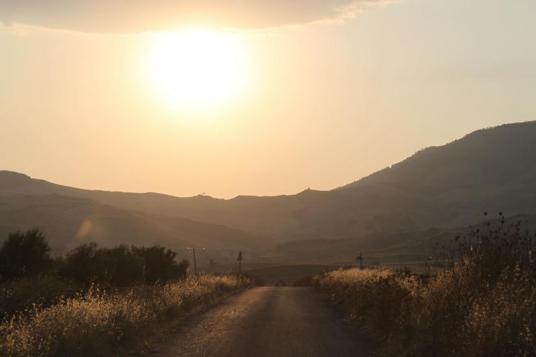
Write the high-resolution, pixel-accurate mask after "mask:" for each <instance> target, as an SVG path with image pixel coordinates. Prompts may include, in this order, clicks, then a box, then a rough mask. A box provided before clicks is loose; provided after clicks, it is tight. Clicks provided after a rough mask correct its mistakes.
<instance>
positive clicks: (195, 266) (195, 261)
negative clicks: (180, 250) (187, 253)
mask: <svg viewBox="0 0 536 357" xmlns="http://www.w3.org/2000/svg"><path fill="white" fill-rule="evenodd" d="M192 254H193V256H194V275H195V276H197V257H196V256H195V248H192Z"/></svg>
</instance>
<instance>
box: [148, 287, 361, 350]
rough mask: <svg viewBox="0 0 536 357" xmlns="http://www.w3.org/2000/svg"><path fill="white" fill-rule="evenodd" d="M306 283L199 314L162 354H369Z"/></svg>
mask: <svg viewBox="0 0 536 357" xmlns="http://www.w3.org/2000/svg"><path fill="white" fill-rule="evenodd" d="M346 329H347V327H346V326H345V325H344V323H343V322H342V321H341V320H340V318H339V317H337V316H336V315H335V314H334V313H333V311H332V310H331V309H329V308H328V307H327V306H325V304H324V303H323V302H322V301H321V300H320V298H319V296H318V295H317V294H316V293H315V292H314V291H311V290H309V289H307V288H291V287H262V288H255V289H252V290H248V291H246V292H244V293H242V294H240V295H237V296H234V297H232V298H230V299H228V300H227V301H226V302H225V303H223V304H222V305H219V306H218V307H215V308H213V309H212V310H210V311H208V312H207V313H205V314H203V315H201V316H199V317H197V318H195V319H194V320H193V321H191V322H190V323H188V324H186V325H185V326H184V327H183V331H182V332H181V333H180V334H178V335H177V337H176V338H175V339H174V340H173V341H171V344H169V345H167V346H165V347H164V348H161V350H160V352H159V355H160V356H183V357H184V356H218V357H219V356H224V357H227V356H228V357H231V356H232V357H262V356H276V357H285V356H296V357H297V356H300V357H302V356H303V357H308V356H311V357H317V356H319V357H320V356H326V357H327V356H330V357H331V356H334V357H343V356H366V355H367V354H366V352H365V349H364V348H363V345H362V344H360V342H359V340H358V339H357V338H356V337H355V336H353V335H352V334H351V333H349V332H348V331H346Z"/></svg>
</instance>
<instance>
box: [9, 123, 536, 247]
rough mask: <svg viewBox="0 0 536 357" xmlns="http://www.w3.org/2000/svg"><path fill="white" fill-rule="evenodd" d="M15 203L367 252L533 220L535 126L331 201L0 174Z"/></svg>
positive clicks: (409, 166) (435, 153) (514, 127)
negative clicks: (356, 243) (405, 240)
mask: <svg viewBox="0 0 536 357" xmlns="http://www.w3.org/2000/svg"><path fill="white" fill-rule="evenodd" d="M18 195H29V196H50V195H61V196H65V197H70V198H73V199H74V198H77V199H79V200H85V201H80V202H86V204H88V203H87V202H91V204H93V205H97V204H98V205H100V206H102V205H105V206H106V207H108V208H109V209H115V210H128V212H129V214H130V215H131V216H129V217H133V218H132V219H133V220H135V218H134V217H138V216H139V217H146V215H148V216H150V217H155V216H157V217H158V220H159V221H160V220H165V219H164V217H167V219H170V220H172V219H177V220H178V221H177V222H179V221H181V220H183V219H189V220H194V221H198V222H206V223H210V224H216V225H220V226H219V227H221V226H226V227H231V228H232V229H237V230H240V231H245V232H248V234H250V235H252V236H256V237H262V238H258V239H256V240H255V239H254V240H255V243H254V245H256V244H257V243H259V242H261V241H262V242H263V243H266V242H272V243H285V242H290V241H297V240H301V241H303V240H306V241H310V242H311V241H312V240H320V241H326V240H352V241H353V240H362V241H363V242H365V241H366V240H367V239H369V240H370V239H372V238H370V237H395V236H396V235H400V234H409V233H411V232H426V231H427V230H429V229H430V228H434V227H435V228H441V229H446V230H448V229H453V228H457V227H463V226H467V225H470V224H475V223H478V222H479V221H481V220H482V212H484V211H490V212H498V211H504V212H506V213H507V214H509V215H518V214H536V122H526V123H518V124H508V125H503V126H499V127H495V128H490V129H484V130H479V131H476V132H474V133H472V134H469V135H467V136H465V137H464V138H462V139H459V140H456V141H454V142H452V143H450V144H447V145H444V146H439V147H432V148H428V149H424V150H422V151H420V152H418V153H416V154H415V155H413V156H411V157H410V158H408V159H406V160H404V161H402V162H400V163H398V164H395V165H393V166H392V167H389V168H386V169H384V170H381V171H379V172H376V173H374V174H372V175H370V176H368V177H365V178H363V179H361V180H359V181H356V182H354V183H352V184H349V185H346V186H343V187H340V188H337V189H334V190H332V191H314V190H306V191H303V192H301V193H299V194H297V195H288V196H276V197H252V196H239V197H236V198H234V199H230V200H222V199H215V198H211V197H207V196H196V197H191V198H178V197H173V196H168V195H162V194H156V193H123V192H106V191H91V190H80V189H75V188H70V187H65V186H60V185H55V184H52V183H49V182H46V181H42V180H34V179H31V178H29V177H28V176H25V175H21V174H17V173H12V172H0V200H1V202H4V201H5V200H6V197H7V196H18ZM133 210H135V211H137V213H134V212H133ZM136 215H138V216H136ZM148 216H147V217H148ZM153 219H156V218H153ZM222 229H223V228H222ZM226 229H229V228H226ZM241 233H242V232H241ZM242 235H245V233H242ZM177 239H179V238H177ZM181 239H185V240H187V241H189V242H190V240H188V239H187V238H186V237H185V238H181ZM248 239H249V238H247V239H246V238H245V241H248V242H250V240H248ZM374 239H375V240H377V241H380V240H381V238H374ZM374 239H373V240H374ZM389 239H396V238H389ZM192 243H193V242H192ZM311 244H313V243H311Z"/></svg>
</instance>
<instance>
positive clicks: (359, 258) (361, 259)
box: [356, 252, 363, 270]
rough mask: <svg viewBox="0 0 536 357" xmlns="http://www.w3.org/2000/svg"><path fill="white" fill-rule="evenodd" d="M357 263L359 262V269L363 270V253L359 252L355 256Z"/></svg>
mask: <svg viewBox="0 0 536 357" xmlns="http://www.w3.org/2000/svg"><path fill="white" fill-rule="evenodd" d="M356 259H357V261H358V262H359V263H358V264H359V269H360V270H363V252H359V255H358V256H357V258H356Z"/></svg>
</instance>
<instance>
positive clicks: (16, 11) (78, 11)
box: [0, 0, 386, 33]
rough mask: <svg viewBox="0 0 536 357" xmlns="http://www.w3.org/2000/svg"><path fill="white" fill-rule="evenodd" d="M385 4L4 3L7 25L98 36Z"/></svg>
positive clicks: (269, 23)
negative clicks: (20, 25) (95, 34)
mask: <svg viewBox="0 0 536 357" xmlns="http://www.w3.org/2000/svg"><path fill="white" fill-rule="evenodd" d="M385 1H386V0H234V1H233V0H106V1H105V0H95V1H88V0H1V1H0V21H1V22H3V23H4V24H5V25H12V24H24V25H31V26H39V27H47V28H54V29H65V30H72V31H80V32H94V33H131V32H145V31H159V30H172V29H175V28H179V27H184V26H188V25H201V26H223V27H235V28H266V27H276V26H285V25H298V24H306V23H311V22H317V21H323V20H337V19H343V18H347V17H351V16H353V15H354V14H355V13H356V12H357V11H359V10H360V9H361V8H362V7H364V6H367V5H371V4H379V3H383V2H385Z"/></svg>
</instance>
